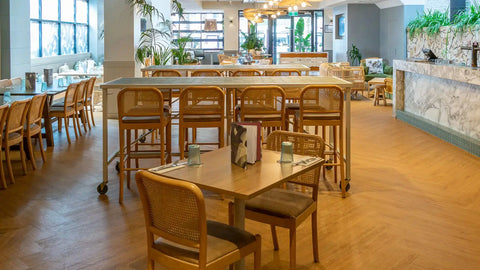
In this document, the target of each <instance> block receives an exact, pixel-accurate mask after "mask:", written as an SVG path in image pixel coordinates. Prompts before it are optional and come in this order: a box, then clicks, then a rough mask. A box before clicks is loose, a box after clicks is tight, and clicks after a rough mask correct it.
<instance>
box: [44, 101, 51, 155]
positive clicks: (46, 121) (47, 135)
mask: <svg viewBox="0 0 480 270" xmlns="http://www.w3.org/2000/svg"><path fill="white" fill-rule="evenodd" d="M52 99H53V96H48V95H47V100H46V101H45V105H44V106H43V124H44V126H45V139H46V141H47V146H53V130H52V120H51V119H50V104H51V103H52Z"/></svg>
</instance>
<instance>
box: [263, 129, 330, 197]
mask: <svg viewBox="0 0 480 270" xmlns="http://www.w3.org/2000/svg"><path fill="white" fill-rule="evenodd" d="M282 142H291V143H292V144H293V153H294V154H297V155H304V156H314V157H321V158H323V152H324V151H325V143H324V141H323V139H322V137H320V136H317V135H311V134H305V133H299V132H290V131H283V130H276V131H274V132H272V133H270V135H268V137H267V149H268V150H273V151H278V152H280V151H281V150H282ZM319 179H320V167H319V168H317V169H315V170H310V171H308V172H306V173H304V174H302V175H300V176H298V177H296V178H294V179H292V180H289V182H292V183H295V184H300V185H304V186H309V187H312V188H313V192H312V193H313V194H312V196H313V198H314V200H316V199H317V195H318V181H319Z"/></svg>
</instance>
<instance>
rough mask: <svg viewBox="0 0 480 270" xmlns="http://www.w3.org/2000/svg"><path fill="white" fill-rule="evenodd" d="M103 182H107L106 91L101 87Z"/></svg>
mask: <svg viewBox="0 0 480 270" xmlns="http://www.w3.org/2000/svg"><path fill="white" fill-rule="evenodd" d="M102 107H103V108H102V117H103V119H102V124H103V127H102V130H103V182H104V183H106V182H108V92H107V89H106V88H104V89H102Z"/></svg>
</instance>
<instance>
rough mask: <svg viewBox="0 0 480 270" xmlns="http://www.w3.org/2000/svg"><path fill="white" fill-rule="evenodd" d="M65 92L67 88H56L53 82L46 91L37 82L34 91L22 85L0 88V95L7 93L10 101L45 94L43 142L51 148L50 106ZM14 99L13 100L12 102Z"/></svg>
mask: <svg viewBox="0 0 480 270" xmlns="http://www.w3.org/2000/svg"><path fill="white" fill-rule="evenodd" d="M65 91H67V86H58V83H57V82H56V81H54V83H53V85H52V86H48V87H47V89H45V90H42V83H39V82H37V83H36V86H35V89H32V90H26V89H25V86H22V85H12V86H8V87H3V88H0V95H1V96H4V94H5V92H9V93H10V95H11V97H12V100H13V101H15V100H18V99H16V98H14V96H29V97H32V96H36V95H40V94H43V93H47V100H46V101H45V106H44V107H43V124H44V127H45V140H46V141H47V146H53V145H54V143H53V130H52V121H51V119H50V104H51V102H52V100H53V97H54V96H55V95H57V94H60V93H63V92H65ZM14 99H15V100H14Z"/></svg>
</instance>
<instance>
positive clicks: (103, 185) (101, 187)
mask: <svg viewBox="0 0 480 270" xmlns="http://www.w3.org/2000/svg"><path fill="white" fill-rule="evenodd" d="M107 191H108V186H107V183H101V184H100V185H98V187H97V192H98V193H99V194H101V195H104V194H105V193H107Z"/></svg>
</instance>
